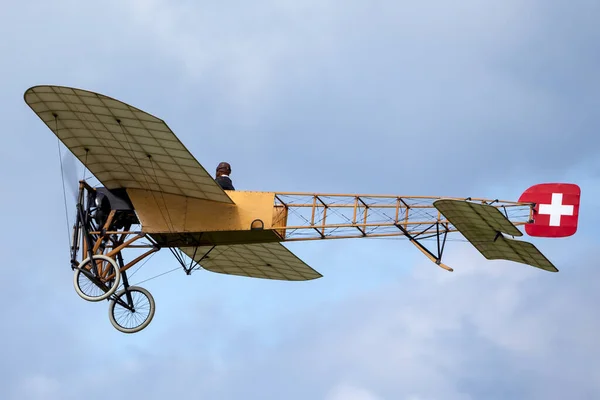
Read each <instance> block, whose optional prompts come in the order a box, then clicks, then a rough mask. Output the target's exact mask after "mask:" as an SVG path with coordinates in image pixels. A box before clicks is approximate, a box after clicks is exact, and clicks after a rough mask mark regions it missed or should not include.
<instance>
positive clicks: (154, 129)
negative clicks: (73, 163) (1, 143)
mask: <svg viewBox="0 0 600 400" xmlns="http://www.w3.org/2000/svg"><path fill="white" fill-rule="evenodd" d="M24 97H25V102H26V103H27V104H28V105H29V107H31V109H32V110H33V111H34V112H35V113H36V114H37V115H38V117H40V119H41V120H42V121H43V122H44V123H45V124H46V125H47V126H48V128H50V130H51V131H52V132H54V133H55V134H56V136H58V138H59V139H60V140H61V141H62V142H63V143H64V144H65V146H66V147H67V148H68V149H69V150H70V151H71V152H72V153H73V154H74V155H75V156H76V157H77V158H78V159H79V161H81V162H82V163H83V164H84V165H85V166H86V167H87V168H88V169H89V170H90V171H91V172H92V174H94V176H95V177H96V178H97V179H98V180H99V181H100V182H101V183H102V184H103V185H104V186H106V187H107V188H108V189H115V188H137V189H147V190H155V191H160V192H164V193H171V194H178V195H184V196H189V197H194V198H198V199H205V200H213V201H218V202H223V203H229V204H233V201H232V200H231V198H230V197H229V196H228V195H227V193H225V191H223V189H221V187H220V186H219V185H218V184H217V183H216V182H215V180H214V179H213V178H212V177H211V176H210V175H209V174H208V172H207V171H206V170H205V169H204V168H203V167H202V165H200V163H199V162H198V161H197V160H196V159H195V158H194V156H192V154H191V153H190V152H189V151H188V150H187V149H186V148H185V146H184V145H183V144H182V143H181V142H180V141H179V139H178V138H177V136H175V134H174V133H173V132H172V131H171V129H170V128H169V127H168V126H167V124H166V123H165V122H164V121H163V120H161V119H159V118H156V117H154V116H153V115H150V114H148V113H146V112H144V111H142V110H139V109H137V108H135V107H132V106H130V105H128V104H125V103H123V102H121V101H118V100H115V99H112V98H110V97H107V96H104V95H101V94H98V93H94V92H89V91H85V90H81V89H75V88H69V87H63V86H34V87H32V88H30V89H28V90H27V91H26V92H25V96H24ZM86 150H87V151H86Z"/></svg>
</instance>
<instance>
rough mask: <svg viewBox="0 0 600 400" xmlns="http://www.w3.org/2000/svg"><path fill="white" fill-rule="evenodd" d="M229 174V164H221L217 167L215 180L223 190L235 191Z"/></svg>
mask: <svg viewBox="0 0 600 400" xmlns="http://www.w3.org/2000/svg"><path fill="white" fill-rule="evenodd" d="M229 174H231V165H229V163H226V162H222V163H219V165H217V178H216V179H215V180H216V181H217V183H218V184H219V185H220V186H221V188H222V189H223V190H235V188H234V187H233V183H232V182H231V179H230V178H229Z"/></svg>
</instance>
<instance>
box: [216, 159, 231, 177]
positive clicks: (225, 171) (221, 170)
mask: <svg viewBox="0 0 600 400" xmlns="http://www.w3.org/2000/svg"><path fill="white" fill-rule="evenodd" d="M229 174H231V165H229V163H227V162H222V163H219V165H217V177H219V176H221V175H229Z"/></svg>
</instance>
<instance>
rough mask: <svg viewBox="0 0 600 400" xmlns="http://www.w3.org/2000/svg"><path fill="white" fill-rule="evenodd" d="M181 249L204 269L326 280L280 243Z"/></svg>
mask: <svg viewBox="0 0 600 400" xmlns="http://www.w3.org/2000/svg"><path fill="white" fill-rule="evenodd" d="M180 249H181V251H183V252H184V253H185V254H186V255H187V256H189V257H190V258H192V259H194V261H196V262H198V263H199V264H200V265H201V266H202V268H204V269H206V270H209V271H212V272H218V273H221V274H229V275H239V276H247V277H252V278H263V279H276V280H283V281H307V280H311V279H316V278H321V277H322V275H321V274H320V273H318V272H317V271H315V270H314V269H312V268H311V267H309V266H308V265H307V264H305V263H304V262H303V261H302V260H300V259H299V258H298V257H296V255H294V253H292V252H291V251H290V250H288V249H287V248H286V247H284V246H283V245H282V244H281V243H278V242H273V243H252V244H235V245H223V246H215V247H214V248H213V246H199V247H197V248H196V247H181V248H180ZM211 249H212V250H211Z"/></svg>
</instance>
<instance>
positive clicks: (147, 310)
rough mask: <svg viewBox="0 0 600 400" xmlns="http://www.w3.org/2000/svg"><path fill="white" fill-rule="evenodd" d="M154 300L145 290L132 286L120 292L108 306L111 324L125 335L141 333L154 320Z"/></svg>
mask: <svg viewBox="0 0 600 400" xmlns="http://www.w3.org/2000/svg"><path fill="white" fill-rule="evenodd" d="M154 311H155V304H154V298H153V297H152V295H151V294H150V292H149V291H147V290H146V289H144V288H141V287H137V286H130V287H128V288H127V289H123V290H121V291H119V292H118V293H117V294H116V295H115V296H113V297H112V298H111V300H110V302H109V304H108V318H109V319H110V323H111V324H112V325H113V326H114V327H115V328H116V329H117V330H119V331H121V332H123V333H135V332H139V331H141V330H142V329H144V328H145V327H147V326H148V324H150V322H151V321H152V318H154Z"/></svg>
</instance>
